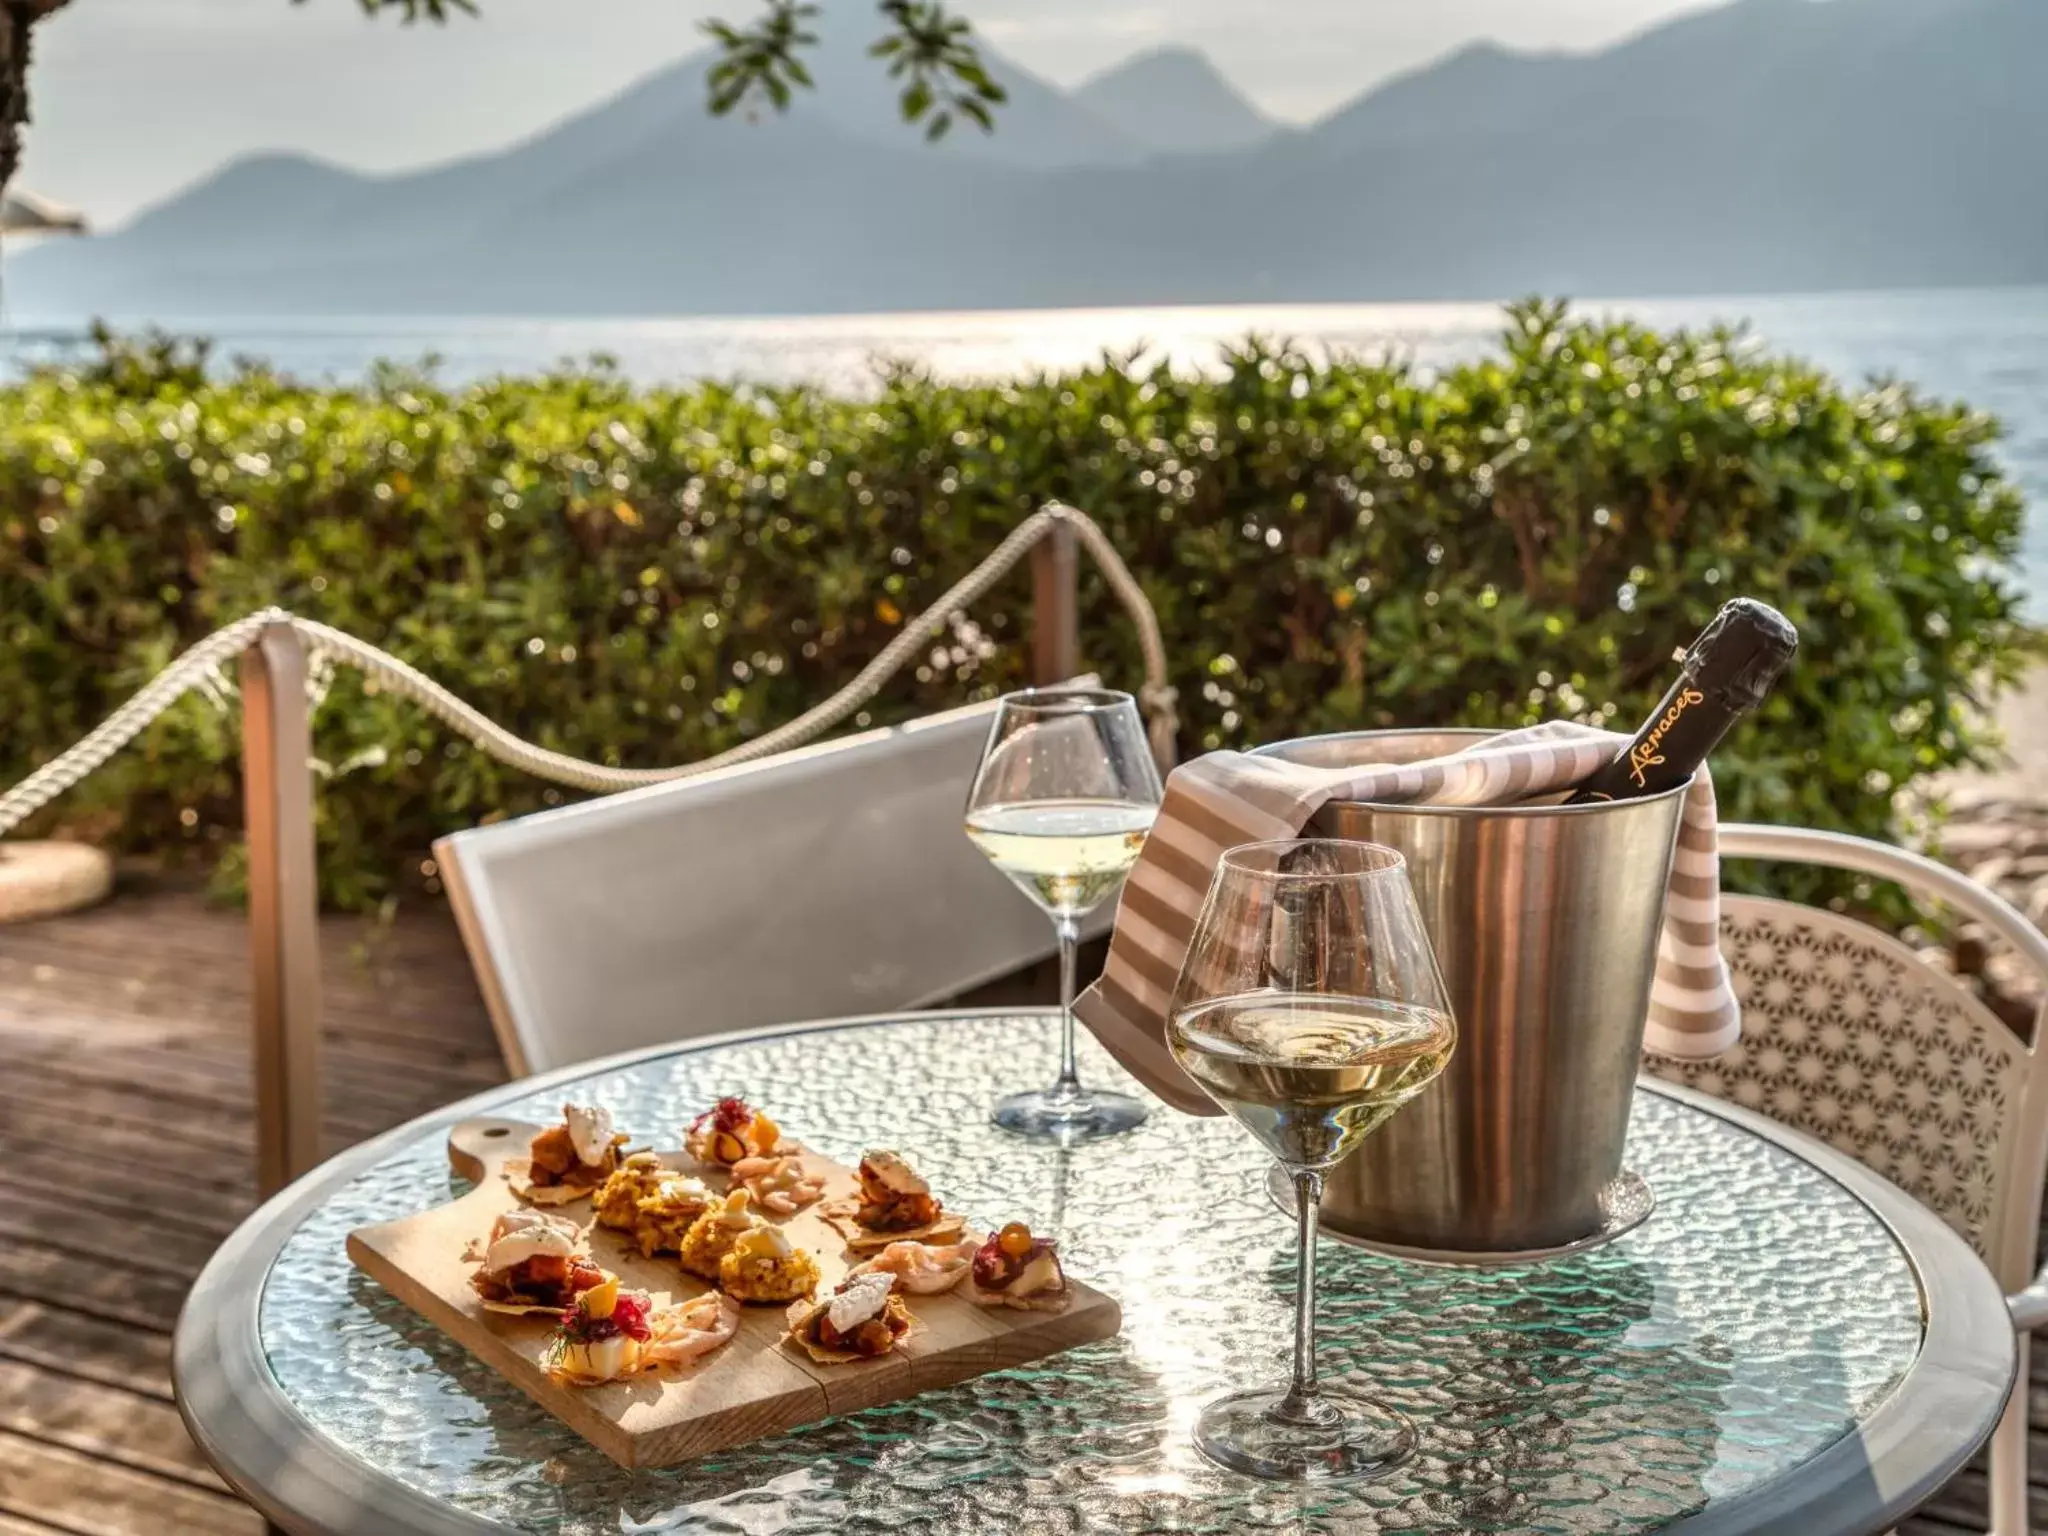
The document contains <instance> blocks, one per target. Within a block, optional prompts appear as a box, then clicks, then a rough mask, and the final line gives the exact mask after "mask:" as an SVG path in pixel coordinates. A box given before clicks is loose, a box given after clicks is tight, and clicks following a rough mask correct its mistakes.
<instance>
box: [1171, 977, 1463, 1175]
mask: <svg viewBox="0 0 2048 1536" xmlns="http://www.w3.org/2000/svg"><path fill="white" fill-rule="evenodd" d="M1457 1041H1458V1033H1457V1029H1456V1028H1455V1026H1453V1025H1452V1023H1451V1020H1450V1016H1449V1015H1448V1014H1445V1013H1442V1012H1439V1011H1438V1010H1437V1009H1434V1008H1426V1007H1423V1006H1422V1005H1420V1004H1416V1003H1387V1002H1380V1001H1378V1000H1377V999H1373V998H1356V997H1321V996H1317V995H1316V994H1314V993H1303V992H1251V993H1246V994H1243V995H1241V996H1237V997H1219V998H1217V999H1215V1000H1214V1001H1212V1002H1207V1003H1201V1004H1197V1005H1196V1006H1195V1007H1193V1008H1190V1009H1188V1010H1187V1012H1185V1013H1183V1014H1181V1015H1179V1016H1178V1017H1177V1018H1176V1019H1175V1021H1174V1026H1173V1045H1174V1056H1175V1058H1176V1059H1177V1060H1178V1061H1179V1062H1180V1064H1181V1066H1182V1068H1183V1069H1184V1070H1185V1071H1186V1072H1187V1074H1188V1075H1189V1076H1190V1077H1192V1078H1194V1080H1195V1081H1196V1082H1198V1083H1200V1084H1201V1085H1202V1088H1203V1090H1204V1091H1205V1092H1206V1093H1207V1094H1208V1095H1209V1097H1210V1098H1212V1099H1214V1100H1215V1101H1216V1102H1217V1103H1218V1104H1221V1105H1222V1106H1223V1107H1224V1108H1225V1109H1226V1110H1228V1111H1229V1112H1230V1114H1231V1115H1232V1116H1233V1117H1234V1118H1235V1119H1236V1120H1237V1122H1238V1123H1239V1124H1240V1125H1242V1126H1243V1127H1244V1128H1245V1129H1246V1130H1248V1131H1250V1132H1251V1133H1252V1134H1253V1135H1254V1136H1256V1137H1258V1138H1259V1140H1260V1141H1262V1142H1264V1143H1265V1144H1266V1148H1267V1150H1268V1151H1270V1152H1271V1153H1272V1154H1273V1155H1274V1156H1275V1157H1277V1158H1279V1159H1280V1161H1281V1162H1283V1163H1285V1164H1287V1165H1288V1166H1289V1167H1290V1168H1329V1167H1332V1166H1333V1165H1335V1164H1337V1163H1339V1162H1341V1161H1343V1159H1344V1157H1345V1156H1346V1154H1348V1153H1349V1152H1350V1151H1351V1149H1352V1148H1353V1147H1355V1146H1357V1145H1358V1144H1359V1143H1360V1142H1361V1141H1363V1140H1365V1138H1366V1137H1368V1136H1370V1135H1371V1134H1372V1133H1373V1132H1374V1131H1376V1130H1378V1129H1379V1128H1380V1127H1381V1126H1382V1125H1385V1124H1386V1123H1387V1120H1388V1118H1389V1117H1390V1116H1391V1115H1392V1114H1393V1113H1394V1111H1395V1110H1397V1109H1399V1108H1400V1107H1401V1106H1402V1105H1403V1104H1406V1103H1407V1102H1408V1101H1409V1100H1410V1099H1412V1098H1414V1097H1415V1095H1416V1094H1418V1093H1420V1092H1421V1091H1422V1090H1423V1089H1424V1088H1427V1087H1428V1086H1429V1085H1430V1084H1431V1083H1432V1082H1434V1081H1435V1080H1436V1078H1437V1076H1438V1074H1439V1073H1441V1072H1442V1071H1443V1069H1444V1067H1445V1066H1446V1065H1447V1064H1448V1063H1449V1061H1450V1059H1451V1051H1452V1048H1453V1047H1454V1046H1456V1044H1457Z"/></svg>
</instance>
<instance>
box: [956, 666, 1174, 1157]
mask: <svg viewBox="0 0 2048 1536" xmlns="http://www.w3.org/2000/svg"><path fill="white" fill-rule="evenodd" d="M1160 793H1161V790H1160V783H1159V770H1158V769H1157V768H1156V767H1154V766H1153V762H1152V751H1151V747H1150V745H1149V744H1148V743H1147V742H1146V740H1145V727H1144V723H1143V722H1142V721H1141V720H1140V719H1139V717H1138V706H1137V704H1136V703H1135V701H1133V700H1132V698H1131V696H1130V695H1129V694H1127V693H1116V692H1113V691H1111V690H1109V689H1102V688H1031V689H1026V690H1025V691H1024V692H1022V693H1013V694H1009V695H1007V696H1006V697H1004V699H1003V700H1002V706H1001V708H1000V709H998V710H997V712H996V718H995V722H994V724H993V725H992V726H991V727H990V728H989V737H988V743H987V745H986V746H985V747H984V748H983V749H982V755H981V766H980V768H979V769H978V770H977V771H976V773H975V776H974V787H973V788H972V789H971V790H969V791H968V795H967V836H968V839H969V841H971V842H972V843H973V844H974V846H975V847H977V848H979V849H980V850H981V851H982V852H983V853H984V854H986V855H987V856H988V860H989V862H990V863H991V864H993V865H995V867H996V868H997V869H999V870H1001V871H1002V872H1003V873H1004V874H1005V875H1007V876H1008V877H1009V878H1010V880H1011V881H1012V882H1013V883H1014V884H1015V885H1016V886H1017V888H1018V889H1019V890H1021V891H1022V892H1023V893H1024V894H1025V895H1026V896H1029V897H1030V898H1031V899H1032V901H1034V902H1036V903H1037V904H1038V906H1039V907H1040V908H1041V909H1042V910H1043V911H1044V912H1045V914H1046V916H1048V917H1049V918H1051V919H1052V923H1053V931H1054V933H1055V934H1056V935H1057V937H1058V940H1059V948H1060V1075H1059V1080H1058V1081H1057V1082H1055V1083H1054V1084H1053V1085H1052V1086H1051V1087H1050V1088H1041V1089H1033V1090H1031V1091H1030V1092H1027V1093H1013V1094H1009V1095H1007V1096H1006V1097H1004V1098H1003V1099H1001V1100H1000V1101H998V1103H997V1104H996V1107H995V1122H996V1124H997V1125H999V1126H1001V1127H1002V1128H1003V1129H1004V1130H1007V1131H1014V1132H1015V1133H1016V1134H1018V1135H1020V1136H1029V1137H1031V1138H1033V1139H1035V1140H1041V1141H1057V1142H1063V1143H1072V1142H1077V1141H1089V1140H1092V1139H1094V1138H1096V1137H1099V1136H1109V1135H1114V1134H1115V1133H1117V1132H1119V1131H1127V1130H1130V1129H1131V1128H1132V1127H1133V1126H1136V1125H1138V1124H1139V1123H1140V1122H1141V1121H1143V1120H1144V1118H1145V1106H1144V1105H1143V1104H1140V1103H1139V1102H1138V1101H1137V1100H1136V1099H1134V1098H1131V1097H1130V1096H1129V1095H1128V1094H1121V1093H1104V1092H1098V1091H1093V1090H1090V1089H1087V1088H1084V1087H1082V1086H1081V1078H1080V1072H1079V1069H1078V1067H1077V1065H1076V1059H1075V1052H1074V952H1075V949H1076V947H1077V946H1078V945H1079V944H1080V941H1081V929H1080V922H1081V919H1082V918H1084V917H1086V916H1087V915H1088V914H1089V913H1090V912H1093V911H1094V910H1095V909H1096V908H1097V907H1099V906H1101V905H1102V904H1103V903H1104V902H1105V901H1108V900H1109V899H1110V898H1111V897H1112V896H1114V895H1115V894H1116V892H1117V888H1118V887H1119V886H1120V885H1122V884H1123V878H1124V876H1125V875H1126V874H1127V873H1129V871H1130V868H1131V866H1132V865H1133V864H1135V863H1136V862H1137V859H1138V852H1139V850H1140V849H1141V848H1143V847H1144V846H1145V834H1146V832H1147V831H1149V830H1150V829H1151V826H1152V820H1153V818H1154V817H1155V816H1156V815H1157V814H1158V812H1159V798H1160Z"/></svg>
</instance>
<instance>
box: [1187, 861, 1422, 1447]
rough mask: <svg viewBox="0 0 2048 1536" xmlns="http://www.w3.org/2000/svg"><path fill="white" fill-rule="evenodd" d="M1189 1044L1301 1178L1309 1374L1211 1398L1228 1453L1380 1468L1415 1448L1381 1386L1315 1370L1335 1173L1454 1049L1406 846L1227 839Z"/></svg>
mask: <svg viewBox="0 0 2048 1536" xmlns="http://www.w3.org/2000/svg"><path fill="white" fill-rule="evenodd" d="M1166 1038H1167V1043H1168V1044H1169V1045H1170V1046H1171V1047H1172V1048H1173V1054H1174V1059H1175V1060H1176V1061H1178V1062H1179V1063H1180V1065H1181V1067H1182V1069H1183V1070H1184V1071H1185V1072H1186V1073H1187V1074H1188V1075H1189V1076H1190V1077H1192V1078H1193V1079H1194V1080H1195V1081H1196V1082H1198V1083H1200V1084H1201V1085H1202V1088H1203V1090H1204V1091H1205V1092H1207V1093H1208V1095H1209V1096H1210V1097H1211V1098H1212V1099H1214V1100H1215V1101H1216V1102H1217V1103H1218V1104H1220V1105H1221V1106H1222V1107H1223V1108H1224V1109H1225V1110H1226V1111H1228V1112H1229V1114H1230V1115H1231V1116H1232V1118H1234V1119H1235V1120H1236V1121H1237V1122H1238V1123H1239V1124H1240V1125H1242V1126H1243V1127H1244V1128H1245V1129H1246V1130H1248V1131H1250V1132H1251V1133H1252V1135H1253V1136H1255V1137H1257V1138H1258V1140H1259V1141H1260V1143H1261V1144H1263V1145H1264V1146H1265V1148H1266V1149H1267V1150H1268V1151H1269V1152H1271V1153H1272V1154H1273V1155H1274V1156H1275V1157H1276V1158H1278V1159H1279V1160H1280V1163H1281V1166H1282V1167H1284V1168H1285V1169H1286V1170H1287V1172H1288V1175H1289V1177H1290V1178H1291V1179H1292V1180H1293V1183H1294V1198H1295V1209H1296V1225H1295V1244H1296V1247H1295V1254H1296V1260H1297V1265H1298V1268H1299V1273H1300V1278H1299V1280H1298V1281H1297V1283H1296V1288H1295V1303H1294V1378H1293V1380H1292V1381H1291V1382H1290V1383H1289V1384H1288V1385H1287V1386H1286V1387H1284V1388H1254V1389H1251V1390H1248V1391H1240V1392H1232V1393H1229V1394H1227V1395H1226V1396H1223V1397H1220V1398H1218V1399H1216V1401H1214V1402H1212V1403H1210V1404H1209V1405H1208V1406H1206V1407H1205V1408H1203V1410H1202V1412H1201V1415H1200V1416H1199V1417H1198V1418H1197V1419H1196V1421H1195V1444H1196V1446H1197V1447H1199V1448H1200V1450H1201V1451H1202V1454H1203V1455H1205V1456H1207V1457H1208V1458H1209V1459H1210V1460H1211V1461H1214V1462H1216V1463H1217V1464H1218V1465H1220V1466H1225V1467H1229V1468H1230V1469H1231V1470H1232V1471H1235V1472H1242V1473H1245V1474H1246V1475H1248V1476H1251V1477H1266V1478H1275V1479H1279V1480H1283V1481H1288V1482H1319V1481H1342V1480H1349V1479H1361V1478H1368V1477H1377V1476H1379V1475H1381V1474H1382V1473H1384V1472H1386V1471H1388V1470H1389V1469H1391V1468H1393V1467H1395V1466H1398V1465H1399V1464H1400V1463H1401V1462H1402V1461H1404V1460H1406V1459H1407V1458H1408V1456H1409V1455H1410V1454H1412V1453H1413V1451H1414V1449H1415V1427H1414V1426H1413V1425H1412V1424H1410V1423H1409V1422H1408V1420H1407V1418H1406V1416H1404V1415H1403V1414H1401V1413H1400V1412H1399V1411H1397V1410H1396V1409H1394V1408H1391V1407H1388V1406H1387V1405H1385V1404H1383V1403H1375V1402H1370V1401H1367V1400H1365V1399H1363V1398H1360V1397H1357V1396H1353V1395H1346V1396H1345V1397H1342V1398H1332V1397H1329V1396H1326V1395H1324V1394H1323V1393H1322V1392H1321V1391H1320V1390H1319V1389H1318V1387H1317V1385H1316V1360H1315V1280H1316V1216H1317V1208H1318V1206H1319V1204H1320V1203H1321V1200H1322V1194H1323V1174H1324V1173H1325V1172H1326V1171H1327V1170H1328V1169H1330V1168H1331V1167H1334V1166H1335V1165H1336V1164H1337V1163H1338V1162H1339V1161H1341V1160H1342V1159H1343V1158H1344V1157H1346V1156H1347V1155H1348V1154H1349V1153H1350V1152H1351V1151H1352V1150H1353V1149H1355V1148H1356V1147H1357V1146H1358V1144H1359V1143H1360V1142H1361V1141H1363V1140H1364V1139H1365V1138H1366V1137H1367V1136H1370V1135H1371V1134H1372V1133H1373V1132H1374V1131H1376V1130H1378V1129H1379V1128H1380V1127H1381V1126H1382V1125H1384V1124H1386V1122H1387V1120H1388V1119H1389V1118H1390V1117H1392V1116H1393V1115H1394V1113H1395V1112H1396V1111H1398V1110H1399V1109H1400V1107H1401V1106H1402V1105H1403V1104H1406V1103H1407V1102H1408V1101H1409V1100H1410V1099H1412V1098H1414V1097H1415V1096H1416V1095H1417V1094H1418V1093H1420V1092H1422V1091H1423V1090H1424V1089H1425V1088H1427V1087H1428V1086H1429V1085H1430V1084H1431V1083H1432V1082H1434V1081H1435V1080H1436V1079H1437V1077H1438V1076H1439V1075H1440V1074H1441V1073H1442V1072H1443V1070H1444V1068H1445V1066H1446V1065H1448V1064H1449V1062H1450V1059H1451V1053H1452V1051H1453V1050H1455V1049H1456V1047H1457V1038H1458V1034H1457V1026H1456V1025H1455V1024H1454V1023H1453V1022H1452V1020H1451V1012H1450V1004H1449V1001H1448V998H1447V995H1446V993H1445V991H1444V984H1443V978H1442V976H1441V975H1439V974H1438V971H1437V964H1436V954H1435V952H1434V951H1433V950H1432V949H1431V948H1430V947H1429V937H1428V935H1427V933H1425V932H1424V930H1423V926H1422V912H1421V909H1420V908H1419V907H1417V905H1416V903H1415V895H1414V892H1413V891H1412V890H1411V889H1410V888H1409V885H1408V872H1407V867H1406V865H1405V864H1404V862H1403V861H1402V858H1401V856H1400V854H1398V853H1396V852H1394V851H1393V850H1392V849H1391V848H1382V847H1379V846H1377V845H1375V844H1371V843H1350V842H1338V841H1330V840H1320V839H1314V838H1307V839H1301V840H1298V841H1292V842H1280V843H1251V844H1248V845H1246V846H1244V847H1239V848H1232V849H1229V850H1228V851H1227V852H1225V853H1224V855H1223V857H1222V859H1221V860H1220V861H1219V862H1218V864H1217V866H1216V873H1215V876H1214V877H1213V878H1212V879H1211V881H1210V883H1209V895H1208V899H1207V900H1206V901H1205V902H1204V903H1203V906H1202V915H1201V917H1200V918H1199V919H1197V921H1196V923H1195V931H1194V934H1193V936H1192V937H1191V938H1190V940H1189V942H1188V953H1187V959H1186V961H1185V963H1184V964H1183V965H1182V966H1181V973H1180V980H1179V983H1178V984H1177V985H1176V986H1175V988H1174V993H1173V1003H1172V1006H1171V1008H1170V1009H1169V1012H1168V1015H1167V1023H1166Z"/></svg>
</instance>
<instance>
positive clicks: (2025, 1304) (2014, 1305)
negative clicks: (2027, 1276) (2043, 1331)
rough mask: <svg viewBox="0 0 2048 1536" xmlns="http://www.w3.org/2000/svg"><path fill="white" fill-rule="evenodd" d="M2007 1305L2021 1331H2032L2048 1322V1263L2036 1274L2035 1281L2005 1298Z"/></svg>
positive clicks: (2014, 1324) (2014, 1323)
mask: <svg viewBox="0 0 2048 1536" xmlns="http://www.w3.org/2000/svg"><path fill="white" fill-rule="evenodd" d="M2005 1305H2006V1307H2007V1309H2008V1310H2010V1311H2011V1313H2012V1325H2013V1327H2015V1328H2016V1329H2018V1330H2019V1331H2020V1332H2021V1333H2032V1332H2033V1331H2034V1330H2035V1329H2036V1328H2038V1327H2040V1326H2041V1325H2042V1324H2043V1323H2048V1264H2044V1265H2043V1266H2042V1267H2041V1272H2040V1273H2039V1274H2038V1275H2036V1276H2034V1283H2033V1284H2032V1285H2030V1286H2028V1287H2027V1288H2026V1289H2025V1290H2023V1291H2015V1292H2013V1294H2012V1295H2010V1296H2008V1297H2006V1298H2005Z"/></svg>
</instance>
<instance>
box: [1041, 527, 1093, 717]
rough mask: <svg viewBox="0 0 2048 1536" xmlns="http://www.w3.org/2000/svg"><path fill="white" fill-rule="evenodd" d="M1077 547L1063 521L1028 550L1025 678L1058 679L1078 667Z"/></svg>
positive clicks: (1077, 670) (1046, 683)
mask: <svg viewBox="0 0 2048 1536" xmlns="http://www.w3.org/2000/svg"><path fill="white" fill-rule="evenodd" d="M1080 577H1081V548H1080V541H1079V540H1078V539H1076V538H1075V537H1074V530H1073V529H1071V528H1069V527H1067V526H1066V525H1065V524H1064V523H1062V524H1060V525H1058V526H1057V527H1055V528H1054V529H1053V530H1052V532H1051V533H1049V534H1048V535H1046V537H1044V538H1042V539H1040V540H1039V541H1038V543H1037V544H1035V545H1033V546H1032V550H1031V681H1032V682H1033V683H1034V684H1036V685H1037V686H1038V687H1040V688H1044V687H1047V686H1049V685H1051V684H1053V683H1063V682H1065V681H1066V680H1067V679H1068V678H1070V677H1074V676H1077V675H1078V674H1079V673H1080V670H1081V612H1080V609H1081V603H1080Z"/></svg>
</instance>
